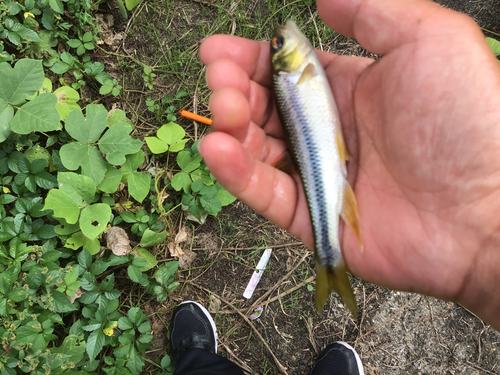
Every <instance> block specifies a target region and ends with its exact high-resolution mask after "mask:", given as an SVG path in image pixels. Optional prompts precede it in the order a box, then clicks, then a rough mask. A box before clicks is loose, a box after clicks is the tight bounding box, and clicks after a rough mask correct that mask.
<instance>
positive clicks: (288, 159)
mask: <svg viewBox="0 0 500 375" xmlns="http://www.w3.org/2000/svg"><path fill="white" fill-rule="evenodd" d="M271 166H272V167H274V168H277V169H279V170H280V171H283V172H285V173H287V174H292V173H293V172H294V171H295V166H294V164H293V160H292V155H291V154H290V151H288V150H285V151H283V153H282V154H281V155H280V156H279V157H277V158H276V160H275V161H274V162H272V163H271Z"/></svg>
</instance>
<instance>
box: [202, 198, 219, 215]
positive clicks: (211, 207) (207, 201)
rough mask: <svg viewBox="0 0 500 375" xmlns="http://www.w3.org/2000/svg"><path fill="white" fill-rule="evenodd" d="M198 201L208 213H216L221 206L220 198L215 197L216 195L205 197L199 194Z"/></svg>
mask: <svg viewBox="0 0 500 375" xmlns="http://www.w3.org/2000/svg"><path fill="white" fill-rule="evenodd" d="M200 203H201V205H202V206H203V208H204V209H205V211H207V212H208V213H209V214H212V215H215V214H217V213H218V212H219V211H220V210H221V208H222V206H221V203H220V200H219V199H217V197H210V198H207V197H204V196H201V197H200Z"/></svg>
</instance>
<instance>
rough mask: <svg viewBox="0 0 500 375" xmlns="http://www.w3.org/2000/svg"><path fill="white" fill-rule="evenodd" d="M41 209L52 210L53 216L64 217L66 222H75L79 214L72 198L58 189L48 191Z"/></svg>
mask: <svg viewBox="0 0 500 375" xmlns="http://www.w3.org/2000/svg"><path fill="white" fill-rule="evenodd" d="M108 207H109V206H108ZM43 209H44V210H53V211H54V216H55V217H62V218H64V219H65V220H66V221H67V222H68V224H75V223H76V222H77V221H78V216H79V215H80V209H79V208H78V206H77V205H76V203H75V202H74V201H73V199H71V197H70V196H69V195H68V194H67V193H65V192H64V191H61V190H58V189H52V190H50V191H49V194H47V198H46V199H45V206H44V207H43Z"/></svg>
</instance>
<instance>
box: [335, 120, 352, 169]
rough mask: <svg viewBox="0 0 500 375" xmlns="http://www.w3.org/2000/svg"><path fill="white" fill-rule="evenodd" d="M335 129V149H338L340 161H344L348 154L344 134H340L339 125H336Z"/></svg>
mask: <svg viewBox="0 0 500 375" xmlns="http://www.w3.org/2000/svg"><path fill="white" fill-rule="evenodd" d="M335 130H336V132H337V137H336V138H337V149H338V150H339V155H340V161H341V162H342V163H345V162H346V161H347V160H349V154H348V153H347V148H346V147H345V142H344V136H343V135H342V130H341V129H340V126H336V127H335Z"/></svg>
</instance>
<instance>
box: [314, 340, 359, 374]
mask: <svg viewBox="0 0 500 375" xmlns="http://www.w3.org/2000/svg"><path fill="white" fill-rule="evenodd" d="M311 375H365V372H364V371H363V364H362V363H361V360H360V359H359V356H358V353H356V351H355V350H354V349H353V347H352V346H351V345H349V344H347V343H345V342H342V341H337V342H334V343H333V344H331V345H328V346H327V347H326V348H325V349H323V351H322V352H321V353H320V354H319V356H318V359H317V360H316V362H315V363H314V365H313V367H312V369H311Z"/></svg>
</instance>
